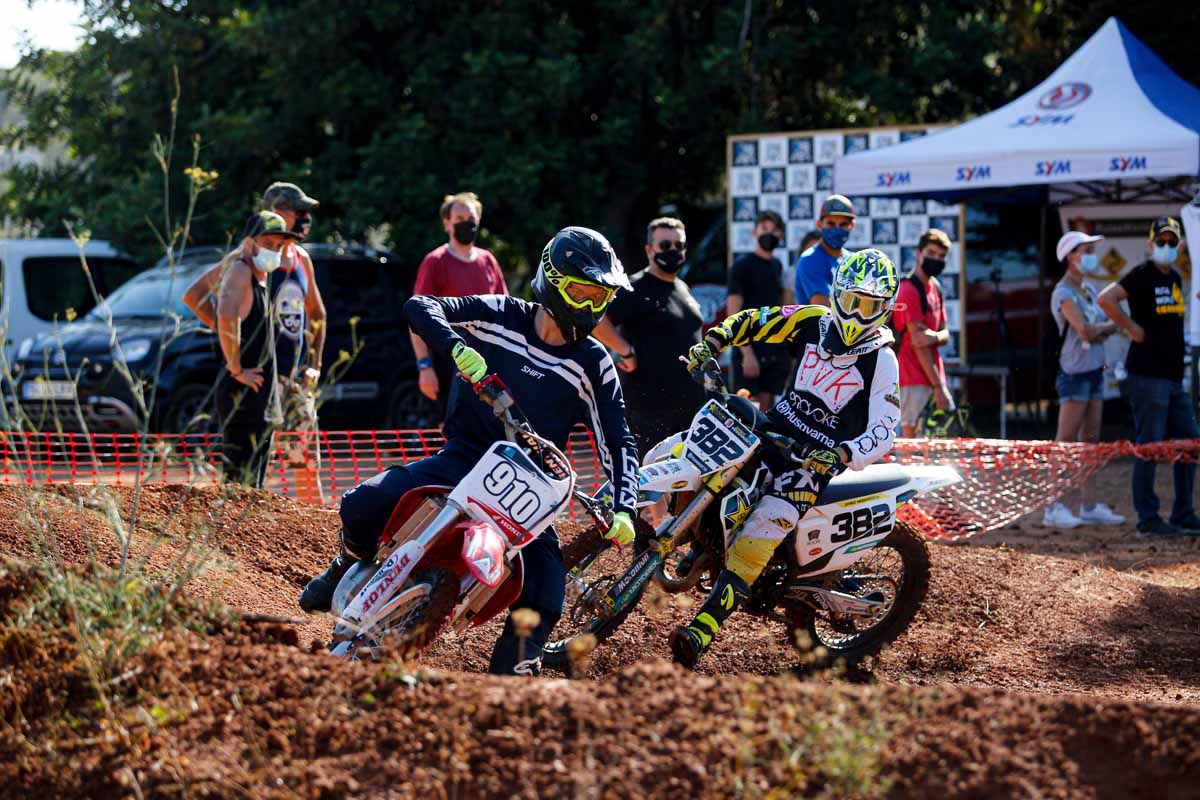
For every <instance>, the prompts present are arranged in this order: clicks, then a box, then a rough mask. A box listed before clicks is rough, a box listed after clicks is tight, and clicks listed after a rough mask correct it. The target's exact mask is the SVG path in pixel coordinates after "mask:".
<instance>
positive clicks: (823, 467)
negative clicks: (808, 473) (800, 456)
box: [804, 448, 845, 475]
mask: <svg viewBox="0 0 1200 800" xmlns="http://www.w3.org/2000/svg"><path fill="white" fill-rule="evenodd" d="M804 456H805V460H806V461H807V462H808V467H809V469H811V470H812V471H813V472H815V473H817V474H818V475H827V474H829V471H830V470H831V469H833V468H834V467H837V466H840V465H842V464H844V463H845V459H844V458H843V454H842V452H841V448H837V449H835V450H825V449H823V448H814V449H812V450H808V451H807V452H805V454H804Z"/></svg>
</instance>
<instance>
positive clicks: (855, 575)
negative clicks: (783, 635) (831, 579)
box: [785, 522, 929, 669]
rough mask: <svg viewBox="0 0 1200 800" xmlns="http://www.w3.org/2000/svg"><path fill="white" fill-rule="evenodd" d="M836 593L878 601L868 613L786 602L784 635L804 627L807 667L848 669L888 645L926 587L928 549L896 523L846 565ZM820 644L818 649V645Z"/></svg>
mask: <svg viewBox="0 0 1200 800" xmlns="http://www.w3.org/2000/svg"><path fill="white" fill-rule="evenodd" d="M835 588H837V590H838V591H841V592H847V593H850V594H854V595H856V596H858V597H862V598H869V599H873V600H881V601H882V604H881V605H880V607H879V608H878V609H877V610H876V611H875V613H873V614H871V615H870V616H863V617H860V616H856V615H850V614H834V613H830V612H828V611H813V610H811V609H809V608H807V607H804V606H801V605H800V604H799V603H794V604H789V606H788V607H787V608H786V609H785V613H786V615H787V616H788V617H789V619H790V620H791V621H792V624H791V625H789V634H790V635H791V636H792V637H793V638H792V641H793V642H795V641H796V638H800V639H803V638H804V637H803V635H800V636H799V637H796V634H797V633H798V632H801V631H807V634H808V638H809V639H810V643H811V646H812V656H813V657H812V659H811V660H810V663H809V667H810V668H812V669H825V668H828V667H832V666H846V667H853V666H856V665H858V664H859V663H860V662H861V661H862V660H863V659H865V658H867V657H868V656H872V655H875V654H876V653H878V652H879V651H880V650H882V649H883V648H884V647H885V646H887V645H889V644H891V643H892V642H893V641H895V640H896V638H897V637H899V636H900V634H902V633H903V632H904V631H905V630H906V629H907V628H908V626H909V625H910V624H911V623H912V621H913V617H915V616H916V614H917V611H918V610H919V609H920V608H921V603H923V602H924V601H925V595H926V593H927V592H928V591H929V549H928V548H927V547H926V545H925V539H924V538H923V537H922V536H921V534H919V533H917V532H916V530H914V529H913V528H911V527H909V526H908V525H905V524H904V523H902V522H897V523H896V527H895V529H893V531H892V532H891V533H890V534H889V535H888V537H887V538H886V539H884V540H883V541H882V542H880V543H879V544H878V545H876V546H875V547H874V548H872V549H871V550H870V551H868V552H867V553H866V554H865V555H864V556H863V557H862V558H861V559H860V560H859V561H856V562H855V563H854V564H853V565H851V566H850V567H848V568H847V569H846V570H844V571H843V572H842V574H841V575H840V576H839V578H838V584H837V586H836V587H835ZM818 648H822V649H823V652H822V649H818Z"/></svg>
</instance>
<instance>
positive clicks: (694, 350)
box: [687, 341, 719, 372]
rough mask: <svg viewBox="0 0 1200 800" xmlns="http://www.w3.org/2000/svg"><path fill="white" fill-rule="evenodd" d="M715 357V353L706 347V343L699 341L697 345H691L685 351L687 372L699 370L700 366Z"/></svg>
mask: <svg viewBox="0 0 1200 800" xmlns="http://www.w3.org/2000/svg"><path fill="white" fill-rule="evenodd" d="M718 352H719V351H718ZM716 357H717V353H714V352H713V351H712V348H711V347H709V346H708V342H705V341H701V342H700V343H699V344H694V345H692V346H691V348H689V349H688V351H687V358H688V363H687V368H688V372H691V371H693V370H697V369H700V365H701V364H703V363H704V362H705V361H708V360H709V359H715V358H716Z"/></svg>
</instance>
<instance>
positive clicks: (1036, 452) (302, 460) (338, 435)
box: [0, 428, 1200, 539]
mask: <svg viewBox="0 0 1200 800" xmlns="http://www.w3.org/2000/svg"><path fill="white" fill-rule="evenodd" d="M220 442H221V437H220V435H219V434H187V435H168V434H163V435H140V434H101V433H92V434H84V433H24V432H11V431H8V432H5V431H0V483H7V484H24V485H38V484H42V483H47V482H59V483H80V484H109V485H116V486H121V485H133V484H134V483H136V482H139V481H140V482H142V483H191V484H200V485H206V484H209V485H211V484H214V483H216V482H217V481H219V480H220V476H221V466H220ZM443 442H444V439H443V438H442V435H441V432H440V431H437V430H392V431H321V432H320V433H305V432H296V431H285V432H279V433H276V434H275V438H274V441H273V442H272V446H271V454H270V460H269V463H268V468H267V478H266V483H265V486H266V488H268V489H272V490H274V491H277V492H280V493H282V494H285V495H287V496H289V497H293V498H295V499H297V500H302V501H305V502H313V503H323V504H325V505H336V503H337V501H338V499H339V498H340V497H341V495H342V493H343V492H345V491H346V490H347V489H349V488H351V487H352V486H354V485H355V484H357V483H359V482H360V481H363V480H365V479H367V478H369V477H370V476H372V475H374V474H375V473H377V472H379V471H381V470H383V469H386V468H387V467H389V466H392V465H395V464H403V463H406V462H409V461H413V460H416V459H419V458H424V457H426V456H428V455H431V454H433V453H435V452H437V451H438V449H440V448H441V446H442V444H443ZM567 455H568V456H569V457H570V458H571V461H572V463H573V464H574V466H575V469H576V471H577V473H578V474H579V486H580V488H582V489H584V490H593V489H595V488H596V487H598V486H599V485H600V483H601V482H603V480H604V475H603V471H602V470H601V468H600V462H599V459H598V458H597V455H596V447H595V440H594V439H593V438H592V436H591V434H590V433H589V432H588V431H586V430H585V429H583V428H578V429H576V431H575V432H574V433H573V434H572V435H571V438H570V442H569V444H568V452H567ZM1123 457H1138V458H1145V459H1149V460H1153V461H1188V462H1193V463H1194V462H1200V439H1187V440H1175V441H1169V442H1157V443H1154V444H1148V445H1135V444H1133V443H1131V442H1107V443H1102V444H1095V445H1089V444H1070V443H1062V442H1042V441H1017V440H998V439H901V440H899V441H897V442H896V446H895V448H894V449H893V451H892V453H891V455H890V456H889V458H890V459H891V460H894V461H896V462H899V463H902V464H904V463H909V464H917V463H922V464H945V465H948V466H952V467H955V468H956V469H957V470H958V472H959V474H960V475H961V476H962V479H963V480H962V482H961V483H958V484H956V485H954V486H950V487H947V488H944V489H941V490H939V491H937V492H936V493H934V494H932V495H927V496H925V497H924V498H922V499H921V500H920V501H919V503H917V504H913V503H910V504H908V505H907V506H905V507H904V508H902V509H901V516H902V517H903V518H904V519H905V520H906V521H907V522H909V523H910V524H913V525H915V526H916V527H917V528H918V529H919V530H921V531H922V532H923V533H924V534H925V535H926V536H928V537H930V538H935V539H961V538H964V537H967V536H972V535H974V534H977V533H982V532H983V531H988V530H994V529H996V528H1000V527H1003V526H1004V525H1007V524H1008V523H1010V522H1012V521H1013V520H1016V519H1017V518H1019V517H1021V516H1024V515H1025V514H1028V513H1030V512H1033V511H1038V510H1040V509H1042V508H1044V507H1045V506H1047V505H1048V504H1050V503H1052V502H1054V501H1055V500H1057V499H1058V498H1059V497H1061V496H1062V495H1063V494H1064V493H1065V492H1067V491H1069V490H1070V489H1072V488H1075V487H1078V486H1079V485H1080V483H1081V482H1082V481H1083V480H1084V479H1086V478H1087V477H1089V476H1091V475H1092V474H1093V473H1094V472H1095V471H1096V470H1098V469H1100V468H1101V467H1102V466H1104V465H1105V464H1106V463H1108V461H1110V460H1112V459H1114V458H1123ZM577 514H578V509H577V508H575V504H573V505H572V516H573V517H574V516H576V515H577Z"/></svg>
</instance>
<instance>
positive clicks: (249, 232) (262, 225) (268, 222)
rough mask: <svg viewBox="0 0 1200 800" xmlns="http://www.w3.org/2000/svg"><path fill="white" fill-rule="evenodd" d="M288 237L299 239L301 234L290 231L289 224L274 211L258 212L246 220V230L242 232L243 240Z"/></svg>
mask: <svg viewBox="0 0 1200 800" xmlns="http://www.w3.org/2000/svg"><path fill="white" fill-rule="evenodd" d="M271 234H274V235H277V236H286V237H287V238H289V239H299V238H300V234H298V233H296V232H295V231H289V230H288V228H287V223H286V222H284V220H283V217H281V216H279V215H278V214H276V213H275V212H274V211H256V212H255V213H253V214H251V215H250V218H249V219H247V220H246V228H245V230H243V231H242V238H250V239H253V238H254V237H256V236H267V235H271Z"/></svg>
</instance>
